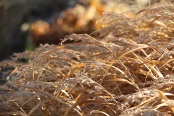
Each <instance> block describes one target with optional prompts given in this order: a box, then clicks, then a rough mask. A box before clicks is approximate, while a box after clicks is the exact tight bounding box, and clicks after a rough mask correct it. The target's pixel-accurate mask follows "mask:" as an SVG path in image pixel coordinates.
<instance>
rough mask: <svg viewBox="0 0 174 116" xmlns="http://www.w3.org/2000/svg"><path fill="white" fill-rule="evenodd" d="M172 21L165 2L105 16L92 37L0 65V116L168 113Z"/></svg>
mask: <svg viewBox="0 0 174 116" xmlns="http://www.w3.org/2000/svg"><path fill="white" fill-rule="evenodd" d="M173 20H174V6H173V5H171V4H167V5H156V6H153V7H150V8H147V9H144V10H142V11H140V12H138V13H137V15H136V16H135V17H134V18H128V17H126V16H124V15H121V14H112V13H109V14H104V15H103V16H102V17H100V19H99V20H98V22H97V23H98V24H100V25H101V26H103V28H102V29H101V30H98V31H96V32H93V33H92V34H91V35H87V34H71V35H69V36H67V37H65V38H64V40H63V41H62V43H61V45H48V44H46V45H41V46H40V47H38V48H37V49H36V50H35V51H28V52H24V53H17V54H14V56H13V57H12V60H8V61H3V62H1V68H3V67H13V68H14V70H13V71H12V72H11V73H10V74H9V75H8V78H9V81H8V82H7V83H6V84H4V85H2V86H0V93H1V95H0V115H22V116H26V115H27V116H28V115H31V116H32V115H45V116H48V115H60V116H61V115H64V116H66V115H70V116H78V115H79V116H83V115H85V116H86V115H87V116H88V115H91V116H99V115H103V116H113V115H114V116H116V115H120V116H128V115H129V116H133V115H137V116H139V115H166V116H168V115H172V114H173V113H174V100H173V99H174V71H173V66H174V58H173V57H174V47H173V46H174V40H173V39H174V22H173ZM69 40H70V41H71V40H72V41H74V43H69V44H64V43H65V42H66V41H69Z"/></svg>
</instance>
